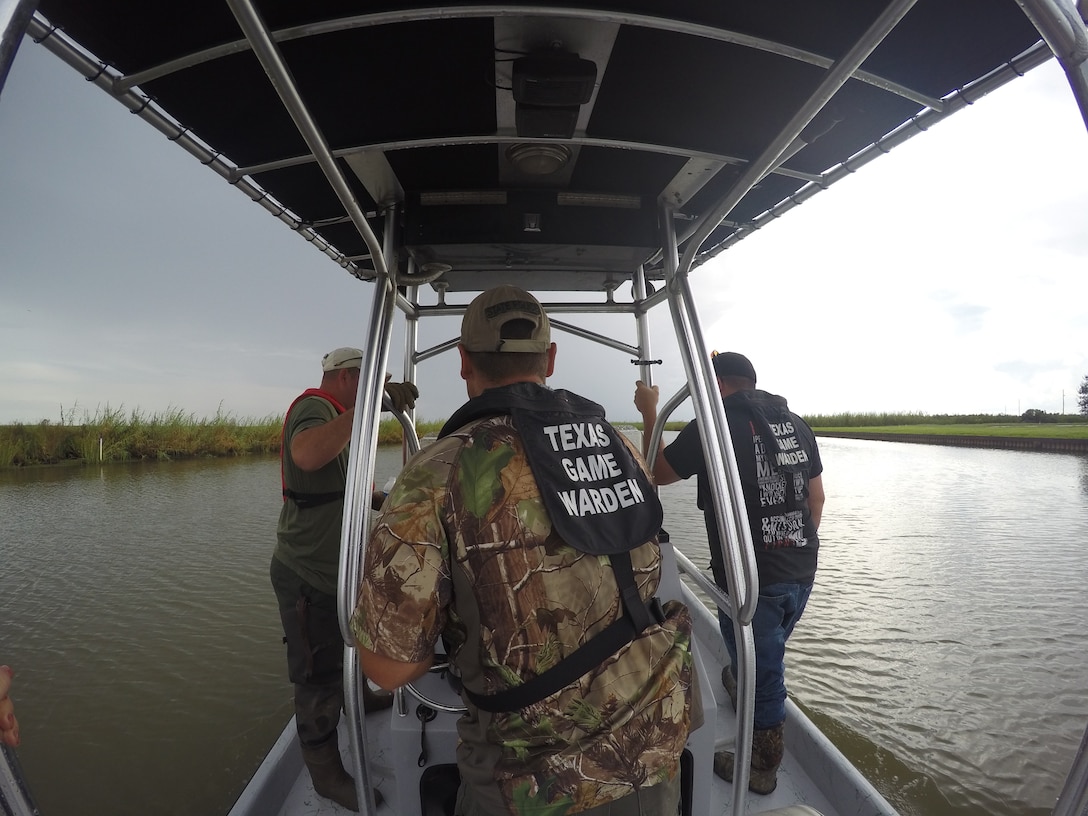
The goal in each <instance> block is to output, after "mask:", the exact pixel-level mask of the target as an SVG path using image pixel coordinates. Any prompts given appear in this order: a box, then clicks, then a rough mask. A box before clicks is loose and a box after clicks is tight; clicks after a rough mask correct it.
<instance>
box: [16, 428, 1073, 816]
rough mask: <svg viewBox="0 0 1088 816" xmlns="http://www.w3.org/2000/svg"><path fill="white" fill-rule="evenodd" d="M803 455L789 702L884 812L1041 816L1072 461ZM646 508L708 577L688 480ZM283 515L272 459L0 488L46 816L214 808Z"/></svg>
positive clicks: (1063, 729)
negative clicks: (808, 501)
mask: <svg viewBox="0 0 1088 816" xmlns="http://www.w3.org/2000/svg"><path fill="white" fill-rule="evenodd" d="M821 449H822V451H823V455H824V461H825V466H826V468H827V473H826V474H825V477H824V478H825V485H826V488H827V493H828V504H827V509H826V512H825V517H824V525H823V529H822V530H821V533H822V538H823V549H822V558H821V566H820V573H819V576H818V578H817V586H816V590H815V591H814V593H813V596H812V601H811V602H810V605H809V609H808V611H807V612H806V614H805V618H804V619H803V621H802V623H801V625H800V627H799V628H798V630H797V632H796V633H795V635H794V637H793V639H792V640H791V642H790V643H791V651H790V656H789V661H790V662H789V668H788V679H789V681H790V686H791V692H792V693H793V695H794V697H795V699H796V700H797V701H798V702H799V703H800V704H801V705H802V706H804V707H805V708H806V709H807V710H808V712H809V713H810V715H811V716H812V717H813V718H814V719H815V720H816V721H817V723H818V724H819V725H820V726H821V727H823V728H824V729H825V730H826V731H828V733H829V734H830V735H831V736H832V738H833V739H835V741H836V742H837V743H838V744H839V745H840V747H841V748H843V750H844V751H845V752H846V753H847V754H848V756H850V758H851V759H852V760H854V762H855V763H856V764H858V765H859V767H861V768H862V769H863V771H865V772H866V774H867V775H869V776H870V777H871V778H873V779H874V780H875V781H876V783H877V785H878V787H879V788H880V789H881V791H882V792H883V793H884V794H885V795H886V796H887V797H888V798H889V799H891V800H892V801H893V803H895V804H896V805H897V806H898V807H899V808H900V809H901V810H902V811H903V813H904V814H926V815H927V816H945V815H946V814H947V816H983V814H987V815H990V814H994V815H996V816H1021V815H1022V814H1031V816H1042V814H1045V813H1048V812H1049V810H1050V808H1051V807H1052V806H1053V803H1054V799H1055V797H1056V795H1057V793H1058V791H1059V789H1060V785H1061V781H1062V779H1063V778H1064V776H1065V774H1066V772H1067V770H1068V768H1069V764H1070V762H1071V760H1072V757H1073V754H1074V752H1075V750H1076V746H1077V745H1078V743H1079V740H1080V735H1081V733H1082V731H1083V728H1084V725H1085V722H1086V720H1088V692H1086V685H1088V683H1086V681H1085V677H1086V676H1088V627H1086V626H1085V621H1088V594H1086V593H1085V592H1084V591H1083V589H1082V584H1083V582H1084V579H1085V576H1086V575H1088V547H1086V546H1085V544H1086V542H1088V512H1086V510H1088V458H1085V457H1077V456H1070V455H1062V454H1033V453H1020V452H1004V451H985V450H970V449H956V448H938V447H929V446H922V445H905V444H894V443H878V442H857V441H851V440H839V439H835V440H831V439H825V440H821ZM398 460H399V451H398V452H393V451H383V452H382V453H381V454H380V455H379V483H381V482H382V481H384V478H385V476H386V475H388V474H389V473H391V472H392V471H393V470H394V469H395V467H396V463H397V461H398ZM662 497H663V499H664V501H665V504H666V527H667V528H668V529H669V531H670V533H671V534H672V539H673V541H674V542H677V543H681V546H682V548H683V549H684V550H685V551H687V553H688V554H689V555H690V556H691V557H692V558H693V559H694V560H696V562H697V563H705V560H706V558H705V534H704V532H703V530H702V520H701V515H700V514H699V513H698V512H697V511H695V510H694V484H689V483H687V482H685V483H682V484H679V485H671V486H668V487H666V488H663V489H662ZM279 503H280V497H279V465H278V461H277V460H275V459H243V460H234V461H227V460H211V461H200V462H173V463H169V462H168V463H156V464H148V465H125V466H113V467H107V468H80V469H44V470H36V471H32V472H0V518H2V519H3V522H2V532H0V661H2V662H7V663H10V664H12V665H13V666H14V667H15V668H16V671H17V678H16V700H17V704H18V712H19V718H20V723H21V726H22V733H23V747H22V748H20V751H19V756H20V759H21V761H22V764H23V767H24V770H25V771H26V772H27V775H28V777H29V779H30V783H31V787H32V789H33V790H34V792H35V795H36V797H37V799H38V804H39V806H40V807H41V809H42V812H43V813H44V814H46V816H77V814H86V813H96V814H97V813H102V814H116V815H117V816H125V814H133V816H136V814H141V816H142V815H143V814H149V813H153V814H179V816H190V815H191V816H197V814H200V816H215V815H216V814H224V813H226V811H227V810H228V809H229V808H230V805H231V804H232V803H233V801H234V799H235V798H236V797H237V795H238V793H239V792H240V791H241V789H242V787H243V785H244V782H245V779H246V778H247V777H248V775H249V774H250V773H251V772H252V771H253V770H254V769H255V768H256V766H257V765H258V764H259V762H260V760H261V758H262V757H263V754H264V752H265V751H266V750H267V748H268V747H269V745H270V744H271V742H272V741H273V739H274V738H275V737H276V736H277V735H278V734H279V732H280V731H281V729H282V727H283V724H284V723H285V722H286V721H287V719H288V717H289V716H290V714H291V704H290V688H289V686H288V684H287V681H286V678H285V676H284V666H283V659H282V648H283V647H282V644H281V642H280V639H281V633H280V631H279V623H278V617H277V614H276V609H275V603H274V600H273V596H272V592H271V589H270V587H269V585H268V577H267V569H268V560H269V557H270V553H271V547H272V541H273V537H274V531H275V518H276V513H277V511H278V507H279ZM122 792H123V796H124V799H123V800H121V801H118V800H116V799H115V798H114V797H115V795H117V794H121V793H122Z"/></svg>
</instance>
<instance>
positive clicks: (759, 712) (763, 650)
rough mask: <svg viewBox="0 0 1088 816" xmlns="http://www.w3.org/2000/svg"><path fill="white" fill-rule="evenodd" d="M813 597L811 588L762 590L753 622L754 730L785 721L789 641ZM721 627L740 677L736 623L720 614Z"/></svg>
mask: <svg viewBox="0 0 1088 816" xmlns="http://www.w3.org/2000/svg"><path fill="white" fill-rule="evenodd" d="M811 593H812V584H793V583H786V584H768V585H767V586H765V587H760V589H759V602H758V603H757V604H756V614H755V616H754V617H753V618H752V639H753V640H754V641H755V651H756V710H755V728H757V729H764V728H774V727H775V726H776V725H778V724H779V723H781V722H783V721H784V720H785V719H786V641H787V640H788V639H789V636H790V634H792V633H793V627H794V626H796V625H797V621H799V620H800V619H801V615H802V614H803V613H804V611H805V605H806V604H808V596H809V595H810V594H811ZM718 624H719V626H720V628H721V630H722V637H723V638H724V639H725V648H726V649H727V650H728V651H729V662H730V664H731V671H732V672H733V676H734V677H736V676H737V671H736V665H737V640H736V637H735V636H734V635H733V621H732V620H731V619H730V618H729V616H728V615H726V614H725V613H723V612H719V613H718Z"/></svg>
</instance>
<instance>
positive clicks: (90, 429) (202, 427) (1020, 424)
mask: <svg viewBox="0 0 1088 816" xmlns="http://www.w3.org/2000/svg"><path fill="white" fill-rule="evenodd" d="M1042 418H1043V419H1044V420H1045V421H1042V422H1024V421H1021V420H1020V419H1019V418H1018V417H1012V416H985V415H972V416H953V415H944V414H941V415H927V414H835V415H829V416H810V417H805V419H806V420H807V421H808V423H809V424H810V425H812V427H813V428H814V429H815V430H816V431H817V432H820V431H832V432H834V431H838V432H846V433H857V432H868V433H884V434H889V433H890V434H947V435H958V436H1013V437H1050V438H1059V439H1085V438H1088V416H1080V415H1065V416H1056V415H1051V414H1047V415H1042ZM443 424H444V420H422V419H421V420H418V421H417V422H416V432H417V434H418V435H419V437H420V438H423V437H425V436H428V435H433V434H436V433H437V432H438V431H439V430H440V429H441V427H442V425H443ZM686 424H687V423H686V422H669V423H668V424H667V425H666V428H667V429H668V430H670V431H678V430H680V429H681V428H683V427H684V425H686ZM282 425H283V417H282V416H267V417H262V418H257V419H254V418H239V417H235V416H233V415H232V414H229V413H223V412H222V411H220V412H218V413H216V415H215V416H214V417H212V418H210V419H208V418H199V417H197V416H195V415H194V414H191V413H186V412H184V411H182V410H180V409H175V408H171V409H169V410H167V411H165V412H163V413H160V414H147V413H145V412H143V411H140V410H139V409H135V410H132V411H128V412H126V411H125V410H124V409H123V408H117V409H114V408H110V407H109V406H107V407H106V408H104V409H100V410H98V411H96V412H95V413H94V414H93V415H92V414H89V413H87V412H84V413H83V415H82V416H78V417H77V415H76V409H71V410H69V411H68V412H64V411H62V412H61V418H60V422H59V423H55V422H51V421H49V420H42V421H41V422H39V423H37V424H33V425H27V424H23V423H17V424H14V425H0V468H2V467H26V466H30V465H56V464H93V463H98V462H132V461H144V460H149V459H164V460H166V459H186V458H194V457H202V456H247V455H260V454H278V453H279V450H280V432H281V428H282ZM616 425H617V427H620V428H629V429H630V428H633V429H641V427H642V426H641V423H637V422H617V423H616ZM401 441H402V431H401V426H400V423H398V422H397V421H396V420H393V419H384V420H382V421H381V423H380V425H379V426H378V444H380V445H399V444H400V443H401Z"/></svg>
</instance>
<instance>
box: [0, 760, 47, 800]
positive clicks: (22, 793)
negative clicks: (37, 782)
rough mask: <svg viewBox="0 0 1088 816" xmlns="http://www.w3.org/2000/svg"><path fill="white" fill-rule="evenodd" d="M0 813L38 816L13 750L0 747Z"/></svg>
mask: <svg viewBox="0 0 1088 816" xmlns="http://www.w3.org/2000/svg"><path fill="white" fill-rule="evenodd" d="M0 812H2V813H3V814H4V816H40V814H39V811H38V806H37V805H36V804H35V803H34V797H33V796H31V795H30V787H29V786H28V785H27V782H26V776H25V775H24V774H23V769H22V766H20V765H19V757H18V756H16V754H15V749H14V748H9V747H8V746H7V745H0Z"/></svg>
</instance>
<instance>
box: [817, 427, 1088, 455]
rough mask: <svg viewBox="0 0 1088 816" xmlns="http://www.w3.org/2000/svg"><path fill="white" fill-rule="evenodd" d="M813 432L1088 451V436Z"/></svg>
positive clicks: (886, 439)
mask: <svg viewBox="0 0 1088 816" xmlns="http://www.w3.org/2000/svg"><path fill="white" fill-rule="evenodd" d="M812 432H813V433H815V434H816V436H818V437H819V436H827V437H836V438H839V439H865V440H870V441H875V442H910V443H914V444H918V445H945V446H952V447H957V448H990V449H994V450H1018V451H1040V452H1043V453H1088V439H1069V438H1064V439H1063V438H1061V437H1052V436H1038V437H1032V436H962V435H955V434H911V433H886V432H874V431H822V430H820V429H819V428H813V429H812Z"/></svg>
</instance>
